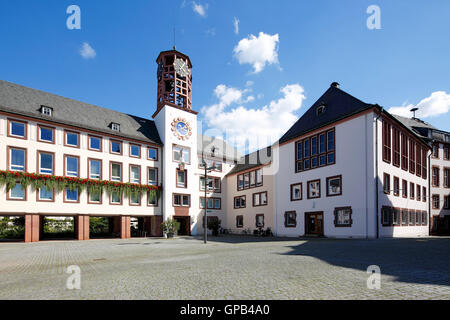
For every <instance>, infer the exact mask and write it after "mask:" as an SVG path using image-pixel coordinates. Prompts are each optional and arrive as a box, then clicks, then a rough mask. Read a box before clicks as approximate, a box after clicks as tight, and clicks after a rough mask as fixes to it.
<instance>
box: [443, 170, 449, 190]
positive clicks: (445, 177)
mask: <svg viewBox="0 0 450 320" xmlns="http://www.w3.org/2000/svg"><path fill="white" fill-rule="evenodd" d="M444 188H450V168H444Z"/></svg>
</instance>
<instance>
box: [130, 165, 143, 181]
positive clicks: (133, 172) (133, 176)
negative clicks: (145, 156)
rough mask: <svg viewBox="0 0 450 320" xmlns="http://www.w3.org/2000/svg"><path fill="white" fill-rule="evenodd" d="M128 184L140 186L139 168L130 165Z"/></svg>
mask: <svg viewBox="0 0 450 320" xmlns="http://www.w3.org/2000/svg"><path fill="white" fill-rule="evenodd" d="M130 183H134V184H140V183H141V167H140V166H135V165H130Z"/></svg>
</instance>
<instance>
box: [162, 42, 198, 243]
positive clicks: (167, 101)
mask: <svg viewBox="0 0 450 320" xmlns="http://www.w3.org/2000/svg"><path fill="white" fill-rule="evenodd" d="M156 63H157V64H158V71H157V74H156V76H157V84H158V85H157V101H156V112H155V113H154V114H153V119H154V121H155V125H156V128H157V129H158V133H159V136H160V138H161V140H162V142H163V144H164V148H163V151H162V159H161V161H162V162H163V163H164V165H163V166H162V168H161V169H162V172H161V180H162V183H163V193H162V197H161V200H160V205H161V206H162V212H163V219H164V220H167V219H169V218H173V219H175V220H177V221H178V222H180V224H181V229H180V233H179V234H192V235H195V234H197V233H198V228H199V211H200V210H199V209H198V208H200V204H199V195H198V190H199V176H198V175H196V174H195V171H198V154H197V112H196V111H194V110H192V89H191V88H192V74H191V69H192V63H191V60H190V59H189V57H188V56H187V55H185V54H183V53H181V52H179V51H177V50H176V48H175V47H174V49H173V50H170V51H163V52H161V53H160V54H159V55H158V58H157V59H156Z"/></svg>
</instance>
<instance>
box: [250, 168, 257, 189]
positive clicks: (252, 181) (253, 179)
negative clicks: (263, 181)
mask: <svg viewBox="0 0 450 320" xmlns="http://www.w3.org/2000/svg"><path fill="white" fill-rule="evenodd" d="M255 178H256V175H255V171H252V172H250V188H254V187H255V186H256V180H255Z"/></svg>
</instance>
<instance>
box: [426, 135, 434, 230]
mask: <svg viewBox="0 0 450 320" xmlns="http://www.w3.org/2000/svg"><path fill="white" fill-rule="evenodd" d="M433 142H434V141H433ZM427 158H428V177H427V178H428V236H430V235H431V228H432V225H431V200H432V199H431V176H432V175H431V153H430V154H429V155H428V157H427Z"/></svg>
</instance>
